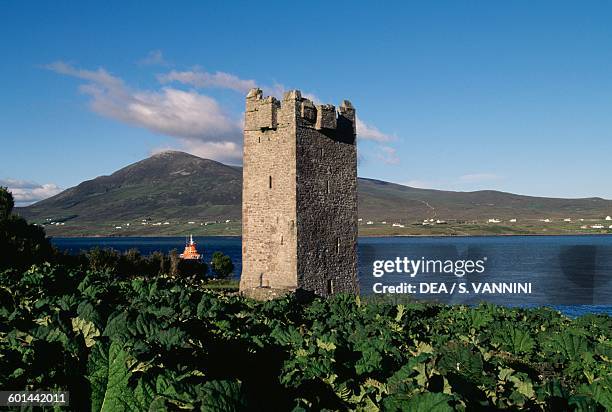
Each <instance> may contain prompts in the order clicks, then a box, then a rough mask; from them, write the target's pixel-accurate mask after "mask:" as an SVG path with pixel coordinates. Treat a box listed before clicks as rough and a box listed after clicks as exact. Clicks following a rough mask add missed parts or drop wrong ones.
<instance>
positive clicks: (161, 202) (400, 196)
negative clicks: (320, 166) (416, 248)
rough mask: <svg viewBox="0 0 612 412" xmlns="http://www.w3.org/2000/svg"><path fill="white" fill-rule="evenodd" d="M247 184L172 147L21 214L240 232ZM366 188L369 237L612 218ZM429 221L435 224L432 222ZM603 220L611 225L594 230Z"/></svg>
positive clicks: (63, 229) (572, 206)
mask: <svg viewBox="0 0 612 412" xmlns="http://www.w3.org/2000/svg"><path fill="white" fill-rule="evenodd" d="M241 187H242V170H241V168H240V167H234V166H227V165H224V164H222V163H219V162H216V161H213V160H208V159H202V158H199V157H196V156H193V155H190V154H187V153H182V152H175V151H168V152H163V153H160V154H156V155H154V156H152V157H150V158H148V159H145V160H142V161H140V162H137V163H134V164H132V165H129V166H127V167H124V168H123V169H120V170H118V171H116V172H115V173H113V174H111V175H110V176H100V177H97V178H95V179H92V180H88V181H85V182H83V183H81V184H79V185H78V186H75V187H72V188H70V189H67V190H65V191H63V192H62V193H60V194H58V195H56V196H54V197H51V198H49V199H45V200H43V201H40V202H38V203H36V204H34V205H31V206H28V207H24V208H19V209H18V210H17V211H18V213H20V214H21V215H22V216H24V217H26V218H27V219H29V220H31V221H33V222H35V223H38V224H44V225H45V226H46V230H47V232H48V233H50V234H51V235H55V236H72V235H75V236H81V235H152V236H159V235H177V234H184V233H185V232H192V233H194V234H211V235H218V234H239V232H240V224H239V220H240V216H241V211H240V201H241ZM358 187H359V193H358V195H359V216H360V218H361V219H362V221H361V222H360V233H361V234H365V235H382V234H389V235H401V234H406V235H409V234H413V235H431V234H433V235H437V234H440V235H444V234H520V233H526V234H527V233H530V234H533V233H594V232H595V233H600V232H603V233H607V232H608V227H609V226H610V224H612V222H609V224H605V223H606V222H605V221H603V220H602V219H604V218H605V217H606V216H607V215H612V201H610V200H604V199H600V198H586V199H554V198H544V197H530V196H521V195H515V194H511V193H504V192H497V191H490V190H486V191H476V192H451V191H440V190H430V189H418V188H413V187H408V186H402V185H399V184H394V183H388V182H383V181H379V180H373V179H364V178H360V179H359V182H358ZM565 218H571V219H572V221H571V222H564V221H563V219H565ZM424 219H434V222H432V223H431V224H429V225H426V226H424V225H423V224H422V222H423V220H424ZM488 219H497V220H500V223H499V224H497V223H493V224H491V223H487V222H488ZM510 219H517V222H510ZM545 219H550V220H551V221H550V222H542V220H545ZM580 219H583V220H582V221H581V220H580ZM228 220H229V222H226V221H228ZM437 220H442V221H444V223H440V224H438V223H436V222H435V221H437ZM368 221H371V222H372V223H371V224H367V222H368ZM166 222H167V223H166ZM190 222H192V223H190ZM382 222H386V223H382ZM52 223H53V224H52ZM58 223H59V224H58ZM128 223H129V225H128ZM205 223H208V224H205ZM393 223H396V224H401V225H403V226H404V227H400V226H395V227H394V226H392V224H393ZM598 224H601V225H604V226H605V229H592V228H591V226H596V225H598ZM584 226H587V228H585V227H584ZM119 228H120V229H119Z"/></svg>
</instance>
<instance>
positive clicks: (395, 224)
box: [391, 223, 404, 227]
mask: <svg viewBox="0 0 612 412" xmlns="http://www.w3.org/2000/svg"><path fill="white" fill-rule="evenodd" d="M391 226H393V227H404V225H402V224H400V223H394V224H392V225H391Z"/></svg>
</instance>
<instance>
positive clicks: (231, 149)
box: [46, 50, 399, 164]
mask: <svg viewBox="0 0 612 412" xmlns="http://www.w3.org/2000/svg"><path fill="white" fill-rule="evenodd" d="M142 62H143V64H145V63H146V64H156V63H162V62H163V55H162V53H161V51H159V50H156V51H153V52H150V53H149V55H148V56H147V58H145V59H144V60H143V61H142ZM46 67H47V68H48V69H49V70H52V71H54V72H56V73H60V74H63V75H67V76H71V77H75V78H78V79H81V80H83V81H84V84H82V85H80V87H79V90H80V91H81V92H82V93H84V94H86V95H87V96H89V97H90V102H89V105H90V107H91V109H92V110H93V111H94V112H96V113H98V114H100V115H102V116H105V117H108V118H111V119H114V120H118V121H120V122H123V123H126V124H130V125H134V126H138V127H142V128H145V129H148V130H150V131H152V132H155V133H159V134H162V135H166V136H169V137H173V138H175V139H176V146H175V145H173V144H171V145H170V146H171V147H172V148H173V149H179V150H186V151H188V152H190V153H192V154H195V155H198V156H204V157H209V158H212V159H215V160H220V161H229V162H232V163H236V162H238V163H239V162H240V158H241V156H242V124H243V119H242V116H241V115H236V116H231V115H230V114H228V113H227V112H226V111H224V110H223V108H222V107H221V106H220V105H219V104H218V102H217V101H216V100H215V99H214V98H212V97H210V96H207V95H204V94H202V93H199V92H198V91H196V90H181V89H177V88H173V87H170V84H171V83H179V84H183V85H188V86H192V87H194V88H198V89H200V88H211V87H216V88H222V89H228V90H234V91H238V92H241V93H246V92H247V91H248V90H249V89H251V88H253V87H257V83H256V82H255V80H248V79H241V78H239V77H238V76H235V75H233V74H229V73H225V72H219V71H218V72H215V73H209V72H205V71H202V70H201V69H199V68H196V69H193V70H190V71H176V70H172V71H170V72H168V73H164V74H160V75H158V80H159V81H160V83H162V84H163V85H164V86H163V87H161V88H160V89H158V90H140V89H135V88H132V87H129V86H128V85H127V84H126V83H125V82H124V81H123V80H122V79H121V78H119V77H117V76H114V75H112V74H111V73H109V72H108V71H106V70H105V69H103V68H98V69H97V70H86V69H80V68H77V67H75V66H73V65H71V64H68V63H66V62H62V61H58V62H54V63H51V64H49V65H47V66H46ZM260 87H261V88H262V89H264V90H266V91H267V93H269V94H270V95H273V96H276V97H278V98H281V97H282V95H283V94H284V92H285V91H286V90H287V89H286V87H285V86H283V85H282V84H280V83H274V84H273V85H272V86H270V87H265V86H260ZM302 95H303V96H304V97H305V98H308V99H310V100H312V101H313V102H315V103H317V104H320V102H321V100H320V99H319V98H318V97H317V96H316V95H314V94H312V93H303V94H302ZM356 126H357V134H358V137H359V138H360V140H370V141H374V142H377V143H380V145H379V146H378V149H377V150H378V153H377V158H378V159H379V160H381V161H383V162H385V163H387V164H397V163H399V157H398V156H397V151H396V149H395V148H393V147H391V146H390V145H388V143H389V142H391V141H393V140H395V138H394V137H393V136H391V135H388V134H385V133H383V132H381V131H380V130H379V129H378V128H377V127H375V126H373V125H371V124H368V123H366V122H364V121H362V120H361V119H360V118H357V125H356ZM383 143H387V144H383Z"/></svg>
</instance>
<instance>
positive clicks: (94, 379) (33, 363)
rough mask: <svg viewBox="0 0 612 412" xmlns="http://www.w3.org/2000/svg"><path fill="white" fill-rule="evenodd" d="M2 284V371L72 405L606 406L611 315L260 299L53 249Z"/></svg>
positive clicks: (3, 379) (9, 383)
mask: <svg viewBox="0 0 612 412" xmlns="http://www.w3.org/2000/svg"><path fill="white" fill-rule="evenodd" d="M0 285H2V286H1V287H0V387H2V388H13V389H30V390H33V389H64V390H69V391H70V395H71V408H72V409H73V410H79V411H83V410H89V409H91V410H96V411H97V410H104V411H116V410H179V409H187V410H193V409H195V410H198V409H202V410H223V411H225V410H243V409H249V410H253V409H255V410H292V409H293V410H321V409H330V410H353V409H357V410H377V409H378V408H381V409H384V410H440V411H443V410H453V409H458V410H463V409H467V410H497V409H509V410H519V409H520V410H522V409H529V410H568V409H569V410H597V409H601V410H603V409H604V408H608V409H610V408H612V392H611V389H610V388H611V385H612V365H611V363H610V361H611V359H612V340H611V330H612V319H611V318H610V317H608V316H605V315H598V316H595V315H588V316H583V317H581V318H578V319H574V320H572V319H569V318H566V317H564V316H562V315H560V314H559V313H557V312H554V311H552V310H549V309H531V310H522V309H507V308H502V307H496V306H480V307H478V308H468V307H464V306H453V307H448V306H440V305H425V304H406V305H392V304H385V303H375V302H370V303H367V304H365V303H362V302H361V301H360V299H359V298H355V297H349V296H337V297H335V298H333V299H328V300H322V299H315V300H312V301H310V302H299V301H297V300H295V299H294V298H291V297H288V298H285V299H282V300H277V301H272V302H263V303H261V302H255V301H251V300H247V299H244V298H241V297H239V296H237V295H235V294H224V293H222V292H215V291H211V290H207V289H206V287H205V285H206V283H205V282H201V281H197V280H186V279H183V278H180V277H179V278H173V277H170V276H157V277H153V278H147V277H138V276H123V275H119V274H117V273H114V272H113V271H111V270H105V271H101V270H95V271H94V270H89V271H74V270H66V269H65V268H63V267H61V266H52V265H50V264H43V265H38V266H33V267H32V268H31V269H29V270H27V271H25V272H15V271H10V270H9V271H5V272H3V273H2V274H0Z"/></svg>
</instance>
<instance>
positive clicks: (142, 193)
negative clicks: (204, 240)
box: [19, 151, 242, 222]
mask: <svg viewBox="0 0 612 412" xmlns="http://www.w3.org/2000/svg"><path fill="white" fill-rule="evenodd" d="M241 188H242V169H241V168H237V167H232V166H227V165H224V164H222V163H219V162H215V161H213V160H208V159H202V158H199V157H196V156H192V155H190V154H187V153H182V152H174V151H167V152H162V153H159V154H156V155H153V156H151V157H149V158H148V159H144V160H141V161H140V162H136V163H134V164H131V165H129V166H127V167H124V168H123V169H120V170H118V171H116V172H115V173H113V174H112V175H110V176H100V177H97V178H95V179H92V180H87V181H85V182H83V183H81V184H79V185H78V186H75V187H71V188H70V189H67V190H65V191H63V192H61V193H59V194H58V195H56V196H53V197H50V198H48V199H45V200H42V201H40V202H38V203H35V204H33V205H31V206H28V207H25V208H21V209H20V210H19V212H20V214H21V215H23V216H24V217H26V218H28V219H31V220H41V219H42V220H44V219H46V218H53V219H54V220H60V219H61V220H72V221H82V222H97V221H122V220H129V219H145V218H152V219H179V218H180V219H184V218H194V219H195V218H209V219H217V218H225V217H227V218H234V219H235V218H238V217H240V197H241V190H242V189H241Z"/></svg>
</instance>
